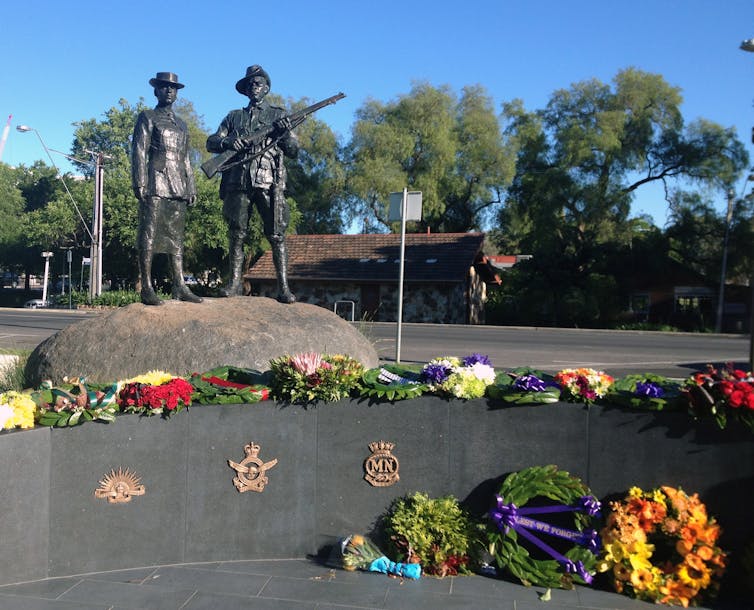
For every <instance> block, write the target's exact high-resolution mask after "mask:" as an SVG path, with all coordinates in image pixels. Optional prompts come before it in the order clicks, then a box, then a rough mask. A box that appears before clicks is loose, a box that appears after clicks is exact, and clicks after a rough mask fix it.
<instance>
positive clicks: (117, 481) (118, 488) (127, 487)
mask: <svg viewBox="0 0 754 610" xmlns="http://www.w3.org/2000/svg"><path fill="white" fill-rule="evenodd" d="M144 493H145V490H144V486H143V485H141V478H140V477H137V476H136V474H135V473H133V472H131V471H130V470H128V469H126V470H123V469H122V468H118V471H117V472H116V471H115V470H111V471H110V472H109V473H108V474H106V475H105V476H104V478H103V479H102V480H101V481H100V482H99V487H98V488H97V489H95V490H94V497H96V498H100V499H102V498H106V499H107V501H108V502H109V503H111V504H120V503H123V502H130V501H131V498H133V496H143V495H144Z"/></svg>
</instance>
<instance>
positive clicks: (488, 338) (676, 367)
mask: <svg viewBox="0 0 754 610" xmlns="http://www.w3.org/2000/svg"><path fill="white" fill-rule="evenodd" d="M96 315H99V312H93V311H80V310H73V311H69V310H55V309H48V310H43V309H38V310H28V309H5V308H0V351H2V350H8V349H24V350H32V349H33V348H34V347H36V346H37V345H38V344H39V343H40V342H41V341H42V340H44V339H45V338H47V337H49V336H50V335H52V334H54V333H55V332H57V331H58V330H60V329H62V328H64V327H66V326H68V325H69V324H71V323H73V322H77V321H79V320H82V319H85V318H87V317H89V316H96ZM355 325H356V326H357V328H359V330H361V331H362V332H363V333H364V334H365V335H366V336H367V337H368V338H369V340H370V341H372V343H373V344H374V346H375V348H376V349H377V352H378V354H379V356H380V358H381V359H382V360H384V361H393V360H395V357H396V338H397V325H396V324H395V323H387V322H374V323H363V322H359V323H355ZM474 352H477V353H481V354H486V355H488V356H489V357H490V359H491V361H492V364H493V365H494V366H495V368H496V369H502V370H504V369H511V368H515V367H519V366H531V367H534V368H537V369H541V370H543V371H548V372H555V371H558V370H561V369H563V368H575V367H580V366H587V367H592V368H598V369H601V370H604V371H606V372H608V373H610V374H611V375H614V376H622V375H627V374H629V373H645V372H651V373H656V374H658V375H665V376H668V377H686V376H688V375H689V374H690V373H691V372H693V371H695V370H700V369H702V368H703V367H704V366H705V365H706V364H707V363H712V364H718V365H719V364H722V363H725V362H735V363H737V365H738V366H740V367H741V368H748V364H747V363H748V358H749V336H748V335H715V334H696V333H658V332H644V331H641V332H640V331H608V330H590V329H564V328H534V327H511V326H464V325H442V324H403V325H402V329H401V353H400V360H401V361H402V362H420V363H423V362H427V361H429V360H431V359H432V358H436V357H439V356H447V355H452V356H465V355H468V354H471V353H474ZM218 364H220V363H218Z"/></svg>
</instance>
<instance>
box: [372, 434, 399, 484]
mask: <svg viewBox="0 0 754 610" xmlns="http://www.w3.org/2000/svg"><path fill="white" fill-rule="evenodd" d="M393 447H395V445H394V444H393V443H389V442H387V441H378V442H375V443H369V449H370V451H371V452H372V455H370V456H369V457H368V458H367V459H366V461H365V462H364V470H365V471H366V474H364V478H365V479H366V480H367V482H368V483H369V484H370V485H372V487H389V486H390V485H394V484H395V483H396V482H398V479H400V476H399V475H398V468H399V467H400V465H399V464H398V458H396V457H395V456H394V455H393V454H392V453H390V451H391V450H392V449H393Z"/></svg>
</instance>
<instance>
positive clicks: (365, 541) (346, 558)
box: [335, 534, 421, 579]
mask: <svg viewBox="0 0 754 610" xmlns="http://www.w3.org/2000/svg"><path fill="white" fill-rule="evenodd" d="M335 550H336V551H339V552H340V563H341V565H342V566H343V569H344V570H350V571H353V570H365V571H368V572H381V573H382V574H388V575H391V576H401V577H403V578H413V579H417V578H419V577H420V576H421V566H420V565H419V564H418V563H395V562H394V561H390V560H389V559H388V558H387V557H385V555H384V554H383V553H382V551H380V549H379V548H377V545H376V544H374V542H372V541H371V540H370V539H369V538H367V537H366V536H361V535H360V534H352V535H350V536H347V537H346V538H343V539H342V540H340V542H339V544H338V545H337V547H336V549H335Z"/></svg>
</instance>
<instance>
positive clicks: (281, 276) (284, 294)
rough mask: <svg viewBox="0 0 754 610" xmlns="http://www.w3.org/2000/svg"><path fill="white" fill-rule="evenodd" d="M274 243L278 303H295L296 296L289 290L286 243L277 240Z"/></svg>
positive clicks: (273, 257) (273, 256)
mask: <svg viewBox="0 0 754 610" xmlns="http://www.w3.org/2000/svg"><path fill="white" fill-rule="evenodd" d="M270 241H271V242H272V260H273V262H274V263H275V274H276V275H277V279H278V301H280V302H281V303H295V302H296V296H295V295H294V294H293V293H292V292H291V289H290V288H288V252H287V251H286V249H285V242H283V241H282V240H280V241H278V240H277V239H275V238H272V239H271V240H270Z"/></svg>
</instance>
